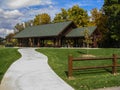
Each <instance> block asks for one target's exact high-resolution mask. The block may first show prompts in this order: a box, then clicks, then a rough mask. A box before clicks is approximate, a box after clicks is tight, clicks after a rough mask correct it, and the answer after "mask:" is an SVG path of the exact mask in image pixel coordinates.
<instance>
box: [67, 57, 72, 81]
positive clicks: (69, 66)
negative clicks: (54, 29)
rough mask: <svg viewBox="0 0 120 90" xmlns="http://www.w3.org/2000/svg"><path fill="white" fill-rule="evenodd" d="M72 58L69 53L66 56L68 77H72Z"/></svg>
mask: <svg viewBox="0 0 120 90" xmlns="http://www.w3.org/2000/svg"><path fill="white" fill-rule="evenodd" d="M72 60H73V56H72V55H69V56H68V78H69V79H70V78H72V72H73V71H72Z"/></svg>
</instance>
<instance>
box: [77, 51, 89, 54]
mask: <svg viewBox="0 0 120 90" xmlns="http://www.w3.org/2000/svg"><path fill="white" fill-rule="evenodd" d="M77 52H78V53H79V54H87V53H86V52H85V51H77Z"/></svg>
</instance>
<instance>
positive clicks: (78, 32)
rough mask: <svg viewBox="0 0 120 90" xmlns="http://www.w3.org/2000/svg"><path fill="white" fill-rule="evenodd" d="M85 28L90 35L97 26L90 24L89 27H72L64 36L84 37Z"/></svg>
mask: <svg viewBox="0 0 120 90" xmlns="http://www.w3.org/2000/svg"><path fill="white" fill-rule="evenodd" d="M85 28H87V29H88V30H89V34H90V35H91V34H92V33H93V32H94V31H95V29H96V28H97V27H96V26H91V27H81V28H76V29H73V30H72V31H71V32H69V33H68V34H67V35H66V37H84V30H85Z"/></svg>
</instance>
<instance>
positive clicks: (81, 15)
mask: <svg viewBox="0 0 120 90" xmlns="http://www.w3.org/2000/svg"><path fill="white" fill-rule="evenodd" d="M63 21H73V22H74V23H75V24H76V25H77V26H78V27H81V26H83V27H84V26H87V24H88V22H89V17H88V14H87V11H85V10H84V9H82V8H80V7H79V6H78V5H74V6H73V7H72V8H69V9H68V10H66V9H64V8H62V9H61V12H60V13H58V14H56V16H55V18H54V20H53V22H63Z"/></svg>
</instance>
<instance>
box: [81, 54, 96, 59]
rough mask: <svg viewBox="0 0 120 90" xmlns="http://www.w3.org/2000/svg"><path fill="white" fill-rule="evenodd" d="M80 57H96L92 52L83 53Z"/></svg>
mask: <svg viewBox="0 0 120 90" xmlns="http://www.w3.org/2000/svg"><path fill="white" fill-rule="evenodd" d="M81 57H85V58H89V57H96V56H95V55H92V54H84V55H82V56H81Z"/></svg>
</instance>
